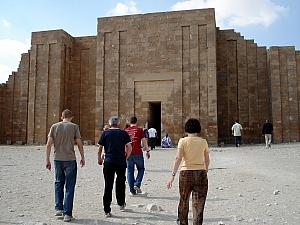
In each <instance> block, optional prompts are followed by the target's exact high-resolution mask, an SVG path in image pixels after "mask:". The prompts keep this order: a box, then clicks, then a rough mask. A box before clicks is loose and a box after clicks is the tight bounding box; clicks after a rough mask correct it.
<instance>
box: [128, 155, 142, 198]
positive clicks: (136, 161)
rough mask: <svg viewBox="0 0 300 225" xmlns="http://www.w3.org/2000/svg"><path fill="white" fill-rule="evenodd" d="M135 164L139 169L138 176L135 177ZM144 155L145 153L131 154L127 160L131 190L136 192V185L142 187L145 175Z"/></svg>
mask: <svg viewBox="0 0 300 225" xmlns="http://www.w3.org/2000/svg"><path fill="white" fill-rule="evenodd" d="M134 166H136V168H137V170H138V174H137V176H136V178H134ZM144 172H145V167H144V157H143V154H138V155H130V156H129V158H128V160H127V179H128V184H129V188H130V192H132V193H133V192H135V190H134V186H137V187H141V184H142V180H143V177H144Z"/></svg>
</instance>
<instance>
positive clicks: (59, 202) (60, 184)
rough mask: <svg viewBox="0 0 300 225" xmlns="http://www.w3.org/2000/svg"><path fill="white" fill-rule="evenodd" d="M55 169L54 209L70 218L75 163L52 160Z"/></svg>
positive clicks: (75, 169) (74, 181)
mask: <svg viewBox="0 0 300 225" xmlns="http://www.w3.org/2000/svg"><path fill="white" fill-rule="evenodd" d="M54 167H55V209H56V210H63V212H64V215H69V216H72V210H73V199H74V191H75V184H76V176H77V163H76V161H75V160H73V161H58V160H54ZM65 186H66V193H65V194H64V187H65Z"/></svg>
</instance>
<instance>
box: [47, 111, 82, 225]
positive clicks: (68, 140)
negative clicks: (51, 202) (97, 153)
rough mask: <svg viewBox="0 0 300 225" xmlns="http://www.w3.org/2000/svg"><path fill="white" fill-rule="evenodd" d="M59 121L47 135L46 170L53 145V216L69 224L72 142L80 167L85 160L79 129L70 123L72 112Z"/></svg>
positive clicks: (73, 179)
mask: <svg viewBox="0 0 300 225" xmlns="http://www.w3.org/2000/svg"><path fill="white" fill-rule="evenodd" d="M61 119H62V122H59V123H55V124H53V125H52V126H51V128H50V132H49V134H48V141H47V145H46V146H47V151H46V152H47V153H46V168H47V169H48V170H51V162H50V153H51V147H52V145H53V144H54V168H55V210H56V213H55V216H64V221H65V222H69V221H71V219H72V210H73V200H74V191H75V184H76V176H77V163H76V156H75V151H74V140H75V142H76V144H77V147H78V149H79V152H80V156H81V160H80V165H81V167H83V166H84V164H85V159H84V151H83V145H82V142H81V136H80V131H79V127H78V125H77V124H74V123H72V122H71V121H72V119H73V115H72V112H71V111H70V110H68V109H66V110H64V111H63V112H62V116H61ZM64 189H65V193H64Z"/></svg>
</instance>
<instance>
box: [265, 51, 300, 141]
mask: <svg viewBox="0 0 300 225" xmlns="http://www.w3.org/2000/svg"><path fill="white" fill-rule="evenodd" d="M268 60H269V67H270V69H269V73H270V80H271V85H270V88H271V93H272V95H271V98H272V101H271V102H272V113H273V124H274V141H275V142H277V143H280V142H292V141H299V129H300V126H299V121H300V120H299V106H300V104H299V100H300V95H299V94H300V92H299V90H300V82H299V81H300V78H299V77H300V73H299V66H300V64H299V51H297V52H296V51H295V48H294V47H271V48H270V49H269V58H268Z"/></svg>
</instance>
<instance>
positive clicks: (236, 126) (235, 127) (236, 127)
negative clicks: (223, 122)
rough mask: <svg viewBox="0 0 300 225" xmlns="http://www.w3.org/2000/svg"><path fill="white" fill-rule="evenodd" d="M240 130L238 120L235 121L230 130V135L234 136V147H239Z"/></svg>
mask: <svg viewBox="0 0 300 225" xmlns="http://www.w3.org/2000/svg"><path fill="white" fill-rule="evenodd" d="M242 129H243V128H242V125H241V124H239V121H238V120H236V121H235V123H234V124H233V126H232V128H231V130H232V135H233V136H234V140H235V146H236V147H240V145H241V136H242Z"/></svg>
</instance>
